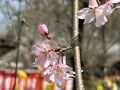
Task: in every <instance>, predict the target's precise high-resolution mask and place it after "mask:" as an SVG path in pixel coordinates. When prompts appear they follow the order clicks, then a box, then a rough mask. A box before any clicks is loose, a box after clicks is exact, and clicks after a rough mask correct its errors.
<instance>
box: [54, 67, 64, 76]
mask: <svg viewBox="0 0 120 90" xmlns="http://www.w3.org/2000/svg"><path fill="white" fill-rule="evenodd" d="M62 73H63V71H62V68H60V67H59V66H58V67H57V68H56V74H57V75H61V74H62Z"/></svg>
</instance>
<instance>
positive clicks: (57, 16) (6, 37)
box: [0, 0, 120, 90]
mask: <svg viewBox="0 0 120 90" xmlns="http://www.w3.org/2000/svg"><path fill="white" fill-rule="evenodd" d="M19 5H20V2H19V0H0V70H1V71H5V70H8V69H14V68H15V66H16V64H15V62H16V52H17V46H18V45H17V43H18V33H19V30H20V27H19V23H18V18H19V16H20V15H21V23H22V25H21V36H20V54H19V63H18V67H19V69H22V70H25V69H28V70H35V69H34V68H33V67H32V63H33V62H34V57H32V56H31V53H30V52H31V47H32V45H33V44H34V43H35V42H36V41H43V40H45V39H44V38H43V37H41V36H40V34H38V32H37V29H38V25H39V24H42V23H44V24H46V25H47V26H48V28H49V32H50V33H51V35H52V37H54V40H55V41H56V42H57V43H58V44H59V45H60V46H61V47H66V46H69V45H70V44H71V42H72V40H71V38H72V32H73V26H72V20H73V19H72V14H73V8H72V6H73V0H21V5H22V7H21V9H20V7H19ZM79 6H80V8H83V7H86V6H87V0H80V3H79ZM119 23H120V10H119V9H117V10H115V12H114V13H113V14H112V15H111V16H109V17H108V22H107V23H106V24H105V25H104V26H103V27H101V28H96V27H95V25H94V22H93V23H90V24H87V25H83V21H82V20H79V27H80V47H81V60H82V62H81V63H82V69H83V80H84V85H85V88H86V90H96V80H97V79H99V78H102V77H103V76H104V70H105V69H106V68H109V67H113V66H115V65H116V64H118V65H117V66H120V25H119ZM66 57H67V63H68V64H69V65H70V66H72V67H73V68H74V59H73V51H72V50H71V51H69V52H67V53H66ZM73 90H74V89H73Z"/></svg>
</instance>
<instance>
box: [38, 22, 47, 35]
mask: <svg viewBox="0 0 120 90" xmlns="http://www.w3.org/2000/svg"><path fill="white" fill-rule="evenodd" d="M38 32H39V33H40V34H41V35H43V36H48V28H47V26H46V25H45V24H42V25H39V29H38Z"/></svg>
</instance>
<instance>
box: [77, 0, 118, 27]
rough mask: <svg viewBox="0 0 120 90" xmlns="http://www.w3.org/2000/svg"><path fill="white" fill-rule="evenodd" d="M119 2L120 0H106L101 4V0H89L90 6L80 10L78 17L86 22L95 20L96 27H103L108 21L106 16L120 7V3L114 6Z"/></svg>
mask: <svg viewBox="0 0 120 90" xmlns="http://www.w3.org/2000/svg"><path fill="white" fill-rule="evenodd" d="M119 2H120V0H105V1H104V4H102V5H101V4H100V2H99V0H89V5H88V8H83V9H81V10H80V11H78V13H77V15H78V18H79V19H84V24H86V23H90V22H92V21H94V20H95V21H96V22H95V25H96V27H101V26H102V25H104V24H105V23H106V22H107V18H106V16H109V15H111V14H112V13H113V11H114V10H115V9H116V8H119V5H117V6H114V4H116V3H119Z"/></svg>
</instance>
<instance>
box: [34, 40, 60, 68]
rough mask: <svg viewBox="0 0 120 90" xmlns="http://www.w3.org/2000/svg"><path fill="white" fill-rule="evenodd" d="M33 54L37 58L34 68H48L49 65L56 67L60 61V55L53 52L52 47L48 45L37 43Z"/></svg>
mask: <svg viewBox="0 0 120 90" xmlns="http://www.w3.org/2000/svg"><path fill="white" fill-rule="evenodd" d="M32 54H33V55H35V56H36V59H35V62H34V63H33V66H41V68H42V69H43V68H46V67H48V66H49V65H54V64H55V63H56V62H57V61H58V58H59V56H58V54H57V53H56V52H54V51H52V47H51V46H50V45H49V44H48V43H44V42H43V43H35V45H34V46H33V50H32Z"/></svg>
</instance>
